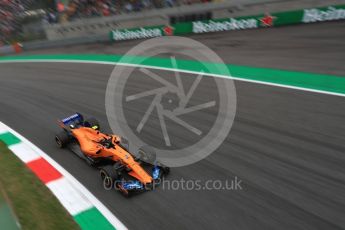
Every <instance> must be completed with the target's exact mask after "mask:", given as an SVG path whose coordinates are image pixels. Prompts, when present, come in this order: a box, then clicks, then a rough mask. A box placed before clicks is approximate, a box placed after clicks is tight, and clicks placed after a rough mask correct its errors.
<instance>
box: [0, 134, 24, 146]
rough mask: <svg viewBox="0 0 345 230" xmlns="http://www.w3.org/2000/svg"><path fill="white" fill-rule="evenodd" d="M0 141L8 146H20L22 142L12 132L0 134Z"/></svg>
mask: <svg viewBox="0 0 345 230" xmlns="http://www.w3.org/2000/svg"><path fill="white" fill-rule="evenodd" d="M0 141H2V142H4V143H5V144H6V145H7V146H10V145H14V144H18V143H20V142H21V141H20V140H19V138H18V137H16V136H15V135H13V134H12V133H10V132H7V133H2V134H0Z"/></svg>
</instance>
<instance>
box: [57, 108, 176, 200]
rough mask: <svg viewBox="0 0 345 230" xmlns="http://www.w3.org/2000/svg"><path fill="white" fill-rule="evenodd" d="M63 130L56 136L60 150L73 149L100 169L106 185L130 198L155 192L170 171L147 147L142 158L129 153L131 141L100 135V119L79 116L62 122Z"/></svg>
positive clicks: (77, 114) (141, 153) (75, 115)
mask: <svg viewBox="0 0 345 230" xmlns="http://www.w3.org/2000/svg"><path fill="white" fill-rule="evenodd" d="M59 125H60V127H61V128H62V129H63V130H62V131H61V132H60V133H58V134H56V136H55V142H56V144H57V145H58V147H60V148H65V147H67V148H69V149H70V150H71V151H72V152H74V153H75V154H77V155H78V156H79V157H80V158H82V159H84V160H85V161H86V162H87V163H88V164H89V165H91V166H95V167H98V168H99V169H100V175H101V178H102V180H103V184H104V186H105V187H106V188H107V189H109V188H112V187H114V188H115V189H117V190H119V191H121V192H122V193H123V194H124V195H126V196H128V195H130V194H132V193H134V192H139V191H145V190H151V189H152V188H153V187H154V185H157V184H159V183H157V182H159V181H160V179H161V178H162V177H163V176H165V175H167V174H168V173H169V171H170V169H169V168H168V167H167V166H164V165H163V164H161V163H158V162H157V161H156V154H155V152H154V149H153V148H151V147H149V146H143V147H142V148H140V149H139V152H138V155H137V156H136V155H134V154H132V153H130V152H129V144H128V141H127V140H126V139H124V138H121V137H119V136H116V135H108V134H104V133H102V132H100V126H99V123H98V121H97V120H96V119H94V118H90V119H87V120H84V118H83V116H82V115H81V114H79V113H76V114H74V115H72V116H70V117H67V118H65V119H63V120H61V121H59Z"/></svg>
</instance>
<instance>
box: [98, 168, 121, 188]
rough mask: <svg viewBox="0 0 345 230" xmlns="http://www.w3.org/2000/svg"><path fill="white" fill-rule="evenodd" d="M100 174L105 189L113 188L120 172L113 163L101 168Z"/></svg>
mask: <svg viewBox="0 0 345 230" xmlns="http://www.w3.org/2000/svg"><path fill="white" fill-rule="evenodd" d="M100 175H101V178H102V181H103V185H104V188H105V189H109V190H110V189H112V188H114V186H115V183H116V182H117V181H118V180H119V173H118V171H117V170H116V169H115V168H114V167H113V166H112V165H106V166H104V167H102V168H101V169H100Z"/></svg>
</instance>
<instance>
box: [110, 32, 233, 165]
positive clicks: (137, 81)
mask: <svg viewBox="0 0 345 230" xmlns="http://www.w3.org/2000/svg"><path fill="white" fill-rule="evenodd" d="M157 57H160V58H157ZM162 58H164V59H162ZM181 58H183V59H191V60H192V61H183V60H181ZM147 59H151V61H152V60H157V61H158V62H159V61H162V60H163V61H164V62H165V63H168V64H169V65H170V66H171V67H172V68H155V67H149V66H146V65H144V64H142V63H144V62H145V60H147ZM138 60H139V63H138ZM195 61H197V62H195ZM121 62H122V63H128V65H122V64H121V65H116V67H115V68H114V70H113V72H112V74H111V76H110V79H109V81H108V85H107V91H106V98H105V99H106V103H105V106H106V112H107V118H108V121H109V124H110V127H111V129H112V131H113V132H114V133H116V134H119V135H121V136H124V137H126V138H127V139H128V140H129V142H130V145H129V147H130V151H131V152H132V153H134V154H135V153H137V152H138V150H139V148H140V147H142V146H145V145H150V146H152V147H154V148H155V150H156V154H157V160H158V161H159V162H162V163H164V164H166V165H168V166H170V167H178V166H185V165H188V164H192V163H195V162H197V161H199V160H202V159H204V158H205V157H207V156H208V155H209V154H211V153H212V152H214V151H215V150H216V149H217V148H218V147H219V146H220V145H221V144H222V142H223V141H224V140H225V139H226V138H227V136H228V133H229V131H230V129H231V127H232V123H233V120H234V117H235V114H236V90H235V86H234V84H233V81H232V80H231V79H226V78H219V77H211V76H210V75H212V74H209V73H215V74H218V75H223V76H230V73H229V70H228V68H227V66H226V65H225V64H224V63H223V61H222V60H221V58H220V57H218V55H217V54H216V53H214V52H213V51H212V50H211V49H209V48H208V47H206V46H205V45H203V44H201V43H200V42H197V41H195V40H192V39H189V38H183V37H173V36H172V37H159V38H153V39H150V40H146V41H144V42H142V43H140V44H139V45H137V46H135V47H134V48H132V49H131V50H130V51H129V52H127V53H126V55H125V56H124V57H123V60H121ZM193 63H198V67H200V69H198V70H197V71H193V72H190V71H181V70H180V69H179V65H182V64H183V65H185V64H191V65H192V64H193ZM203 63H207V64H203ZM210 63H217V64H215V65H213V64H210Z"/></svg>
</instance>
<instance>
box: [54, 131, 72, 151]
mask: <svg viewBox="0 0 345 230" xmlns="http://www.w3.org/2000/svg"><path fill="white" fill-rule="evenodd" d="M69 140H70V138H69V136H68V134H67V133H66V132H65V131H61V132H60V133H58V134H56V135H55V142H56V145H57V146H58V147H59V148H64V147H66V145H67V144H68V143H69Z"/></svg>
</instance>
